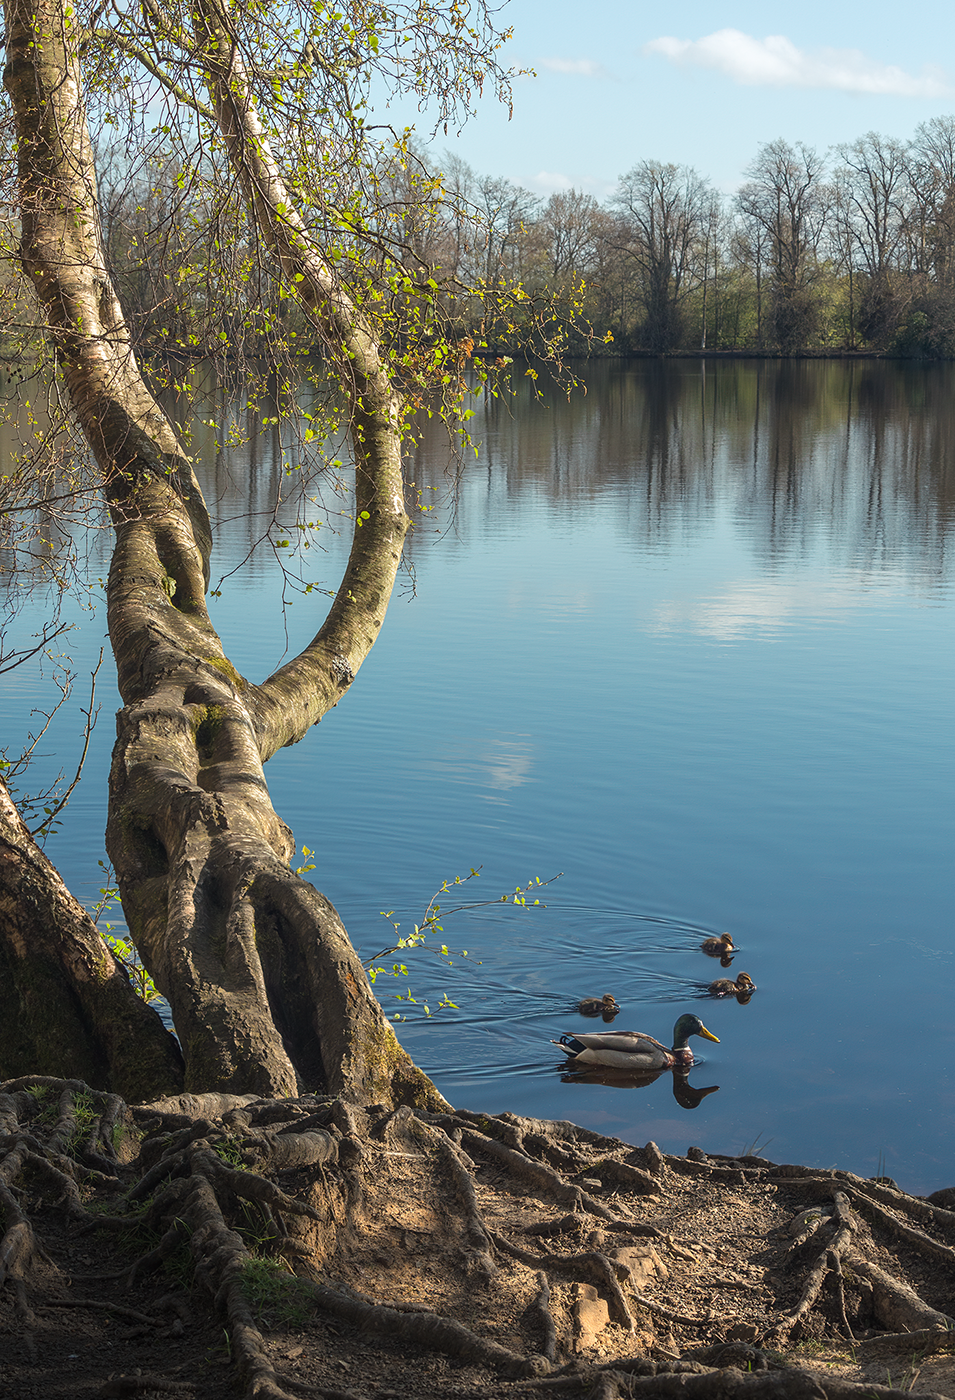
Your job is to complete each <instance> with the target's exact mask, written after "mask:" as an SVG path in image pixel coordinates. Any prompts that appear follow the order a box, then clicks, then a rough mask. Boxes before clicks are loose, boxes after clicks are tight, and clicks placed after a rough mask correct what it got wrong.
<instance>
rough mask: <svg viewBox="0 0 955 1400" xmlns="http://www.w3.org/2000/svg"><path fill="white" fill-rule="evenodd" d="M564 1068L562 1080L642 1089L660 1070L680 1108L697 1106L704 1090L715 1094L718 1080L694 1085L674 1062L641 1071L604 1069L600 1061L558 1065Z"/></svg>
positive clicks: (657, 1077) (653, 1080) (687, 1071)
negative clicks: (669, 1080) (577, 1066)
mask: <svg viewBox="0 0 955 1400" xmlns="http://www.w3.org/2000/svg"><path fill="white" fill-rule="evenodd" d="M561 1069H563V1070H564V1071H565V1072H564V1073H563V1074H562V1075H561V1081H562V1083H564V1084H605V1085H607V1086H608V1088H611V1089H644V1088H646V1087H647V1085H649V1084H653V1083H654V1082H655V1081H656V1080H657V1079H659V1078H661V1076H662V1075H664V1074H671V1075H672V1076H673V1097H674V1098H675V1099H676V1101H677V1103H678V1104H679V1105H680V1107H681V1108H687V1109H690V1108H699V1106H700V1104H701V1103H702V1102H703V1100H704V1099H705V1098H706V1096H707V1095H708V1094H715V1093H717V1092H718V1091H719V1087H720V1086H719V1085H718V1084H708V1085H707V1086H706V1088H705V1089H698V1088H696V1086H695V1085H694V1084H691V1083H690V1080H689V1074H690V1071H689V1069H687V1068H686V1067H685V1066H682V1065H678V1066H677V1067H676V1068H675V1069H672V1070H666V1069H658V1070H653V1071H644V1073H642V1074H626V1073H625V1072H624V1071H623V1070H619V1069H607V1068H606V1066H604V1065H587V1066H586V1067H585V1068H583V1069H579V1070H574V1071H573V1073H568V1072H567V1069H568V1066H567V1065H566V1064H564V1065H562V1066H561Z"/></svg>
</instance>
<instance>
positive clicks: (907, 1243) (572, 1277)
mask: <svg viewBox="0 0 955 1400" xmlns="http://www.w3.org/2000/svg"><path fill="white" fill-rule="evenodd" d="M133 1123H135V1124H136V1125H137V1127H136V1129H135V1131H133V1132H132V1133H130V1131H129V1130H130V1125H131V1124H133ZM701 1159H703V1154H702V1153H697V1154H696V1155H695V1156H694V1157H692V1158H685V1159H684V1158H674V1157H666V1158H664V1157H663V1154H661V1153H660V1152H659V1150H658V1149H657V1148H655V1147H654V1145H653V1144H652V1143H651V1144H648V1145H647V1147H646V1148H643V1149H636V1148H633V1147H630V1146H627V1145H626V1144H623V1143H619V1142H616V1141H614V1140H612V1139H607V1138H605V1137H601V1136H600V1135H599V1134H588V1133H586V1132H585V1131H583V1130H579V1129H574V1128H573V1125H570V1124H548V1123H546V1122H542V1121H540V1120H534V1119H519V1118H515V1117H513V1116H512V1115H503V1116H502V1117H500V1118H491V1117H481V1116H479V1115H476V1114H458V1113H450V1114H448V1113H443V1114H437V1113H422V1112H415V1111H413V1110H411V1109H409V1108H407V1107H400V1108H398V1109H395V1110H392V1109H386V1108H383V1107H375V1106H370V1107H369V1106H365V1107H362V1106H360V1105H358V1104H349V1103H346V1102H344V1101H343V1100H340V1099H337V1098H332V1097H323V1096H315V1095H312V1096H309V1097H307V1098H303V1099H297V1100H296V1099H286V1100H256V1099H253V1098H251V1097H249V1096H247V1095H246V1096H228V1095H214V1096H208V1095H204V1096H187V1097H185V1098H180V1099H179V1100H175V1101H169V1102H168V1103H156V1104H151V1105H148V1106H146V1107H142V1108H135V1109H133V1110H127V1108H126V1105H125V1104H124V1103H123V1101H122V1100H121V1099H118V1098H117V1096H116V1095H112V1094H110V1095H107V1094H105V1093H99V1094H97V1093H94V1092H92V1091H90V1090H89V1089H87V1088H86V1086H84V1085H81V1084H79V1083H78V1082H67V1081H46V1082H43V1083H41V1082H38V1081H36V1080H30V1081H17V1082H14V1083H11V1084H3V1085H0V1214H2V1235H0V1327H2V1326H3V1325H6V1327H7V1329H8V1330H11V1329H12V1330H13V1331H15V1332H16V1333H17V1335H18V1336H19V1338H20V1351H19V1353H18V1354H19V1355H20V1356H21V1358H22V1360H23V1363H24V1364H27V1363H29V1359H30V1356H31V1346H32V1348H33V1350H32V1355H33V1357H34V1358H35V1366H34V1371H35V1372H36V1373H38V1368H42V1366H43V1365H44V1349H45V1344H44V1346H38V1345H37V1338H38V1337H39V1335H40V1333H41V1331H42V1330H43V1329H44V1328H47V1329H48V1328H49V1327H50V1326H51V1325H52V1324H51V1322H50V1321H49V1320H50V1319H52V1318H54V1317H55V1318H56V1319H57V1321H58V1325H59V1327H60V1328H61V1329H64V1328H66V1329H68V1328H70V1327H71V1326H73V1325H74V1324H73V1323H72V1322H71V1319H72V1318H74V1317H75V1318H77V1319H78V1321H77V1323H76V1324H75V1325H76V1326H82V1327H83V1328H85V1329H86V1330H89V1329H92V1328H95V1327H96V1326H97V1325H98V1324H97V1323H96V1321H95V1319H97V1318H100V1319H102V1320H103V1322H102V1325H106V1323H107V1320H108V1319H112V1330H111V1332H110V1333H109V1336H110V1344H111V1346H112V1347H113V1348H116V1347H119V1346H121V1344H122V1343H123V1341H124V1339H125V1340H126V1342H127V1344H128V1346H130V1347H135V1346H136V1345H139V1342H138V1341H137V1339H138V1338H143V1339H148V1338H157V1339H158V1338H167V1337H175V1338H178V1339H179V1343H177V1353H176V1355H177V1357H178V1345H180V1344H184V1341H185V1340H187V1339H188V1337H189V1336H190V1333H191V1331H192V1330H194V1328H195V1325H196V1318H197V1315H198V1314H201V1315H203V1316H208V1317H209V1319H210V1326H214V1324H213V1323H212V1319H214V1318H215V1317H216V1316H218V1318H219V1319H221V1322H220V1324H219V1326H220V1327H224V1329H225V1331H224V1333H220V1336H225V1337H226V1338H227V1339H228V1342H227V1345H228V1356H229V1359H230V1365H231V1368H232V1370H233V1371H234V1372H235V1373H236V1374H237V1376H238V1378H239V1383H240V1386H241V1392H242V1394H243V1395H244V1396H246V1397H249V1400H296V1397H304V1396H308V1395H317V1396H324V1397H328V1400H336V1397H337V1400H345V1397H353V1396H355V1395H360V1396H365V1395H366V1394H367V1393H368V1390H369V1386H368V1384H366V1383H365V1381H366V1376H365V1371H366V1369H367V1367H368V1365H369V1364H373V1363H374V1358H375V1357H381V1358H382V1360H381V1361H380V1362H379V1363H378V1364H379V1366H380V1367H385V1370H384V1371H382V1372H381V1375H383V1376H385V1377H387V1376H390V1375H392V1374H393V1373H394V1368H395V1366H399V1367H400V1366H402V1365H406V1366H410V1367H411V1368H412V1372H413V1373H414V1374H415V1375H417V1374H418V1372H419V1371H421V1368H428V1367H432V1368H433V1367H436V1366H437V1367H440V1366H445V1367H447V1366H453V1367H456V1368H458V1373H459V1375H460V1376H461V1377H463V1378H464V1383H463V1385H462V1384H456V1385H455V1387H454V1389H455V1390H456V1391H460V1392H462V1393H466V1394H468V1395H471V1396H472V1397H473V1400H479V1397H486V1396H489V1395H490V1394H492V1393H493V1394H494V1395H498V1394H500V1393H501V1391H502V1387H505V1388H514V1389H515V1392H516V1393H519V1392H520V1391H522V1390H525V1389H526V1388H527V1386H528V1385H532V1386H533V1387H534V1388H536V1389H542V1388H543V1389H545V1390H552V1391H554V1393H566V1394H568V1395H575V1396H576V1395H580V1396H581V1397H584V1396H593V1395H600V1396H604V1397H605V1400H617V1397H624V1396H631V1397H632V1396H640V1395H644V1394H646V1395H653V1396H654V1397H656V1398H657V1400H667V1397H671V1396H672V1397H677V1396H679V1397H685V1398H686V1400H695V1397H697V1396H698V1397H700V1400H850V1397H852V1400H856V1397H858V1400H866V1397H867V1400H895V1397H896V1396H898V1395H900V1394H901V1392H900V1391H896V1390H894V1389H892V1388H891V1387H885V1386H881V1385H873V1384H871V1383H868V1382H867V1383H866V1385H865V1391H864V1396H863V1395H862V1392H860V1389H859V1386H858V1385H857V1384H855V1383H853V1382H852V1381H850V1380H849V1379H846V1378H844V1377H843V1378H840V1377H838V1376H835V1375H830V1374H828V1373H827V1372H824V1371H822V1370H819V1371H812V1372H810V1371H809V1370H807V1369H806V1368H805V1367H803V1368H799V1367H793V1366H792V1365H791V1364H789V1363H788V1362H787V1361H786V1360H785V1359H784V1358H783V1357H781V1356H780V1355H779V1353H778V1351H776V1352H770V1351H766V1350H760V1348H759V1346H756V1345H753V1343H754V1342H757V1341H758V1340H759V1339H763V1340H764V1341H770V1342H772V1344H773V1345H774V1346H775V1347H777V1348H778V1347H780V1346H783V1345H785V1344H788V1342H789V1341H790V1340H791V1339H792V1338H794V1337H796V1336H800V1335H801V1336H810V1337H814V1338H820V1337H823V1338H824V1337H830V1338H836V1339H838V1338H840V1337H842V1338H849V1339H852V1340H855V1339H856V1338H859V1339H860V1340H861V1352H863V1353H866V1354H868V1353H869V1352H870V1351H871V1352H873V1353H875V1352H876V1351H877V1350H878V1346H879V1343H880V1339H881V1341H882V1344H883V1345H884V1346H885V1347H892V1346H894V1347H895V1348H896V1350H897V1351H898V1353H899V1354H900V1355H901V1354H903V1353H905V1352H906V1351H908V1353H909V1355H913V1354H915V1351H914V1349H915V1348H916V1347H917V1348H918V1349H919V1352H920V1353H921V1354H922V1355H927V1354H929V1353H931V1352H933V1351H937V1350H938V1349H940V1348H944V1347H947V1346H948V1345H949V1344H950V1341H951V1331H950V1329H951V1328H952V1327H953V1323H952V1320H951V1317H950V1313H949V1308H950V1298H951V1289H952V1275H951V1273H950V1271H949V1270H948V1269H947V1268H945V1267H942V1268H940V1267H939V1265H940V1264H943V1263H944V1264H947V1263H948V1261H949V1254H950V1253H951V1252H952V1251H953V1244H952V1241H953V1240H955V1213H953V1212H951V1211H949V1210H948V1209H947V1208H946V1207H944V1206H940V1205H932V1204H930V1203H926V1202H918V1201H916V1200H915V1199H914V1198H910V1197H906V1196H905V1195H904V1193H901V1192H898V1191H896V1190H894V1189H893V1188H891V1187H888V1186H886V1185H885V1183H881V1182H872V1183H869V1182H865V1181H863V1180H862V1179H861V1178H851V1179H850V1178H849V1174H847V1173H841V1174H833V1173H810V1172H805V1171H803V1170H801V1169H799V1168H789V1167H783V1168H780V1167H775V1166H774V1165H773V1164H771V1163H768V1162H765V1161H764V1160H763V1159H754V1158H746V1159H739V1162H738V1164H737V1163H736V1162H735V1161H734V1160H733V1159H725V1158H724V1159H720V1160H719V1161H715V1162H714V1161H713V1160H712V1159H710V1158H707V1159H703V1160H701ZM104 1167H105V1168H108V1169H109V1170H108V1171H107V1170H104ZM582 1183H586V1187H585V1186H584V1185H583V1184H582ZM651 1190H652V1194H651ZM814 1202H818V1205H817V1204H813V1203H814ZM807 1206H808V1207H810V1208H809V1209H807ZM568 1207H570V1211H569V1213H568V1210H567V1208H568ZM923 1207H925V1209H923ZM908 1221H913V1222H914V1221H917V1222H918V1226H917V1227H916V1226H915V1225H914V1224H909V1223H907V1222H908ZM734 1222H735V1223H734ZM900 1226H901V1228H900ZM744 1236H745V1237H746V1240H747V1241H748V1242H745V1243H744V1242H743V1237H744ZM555 1239H559V1240H560V1245H559V1246H558V1247H557V1248H555V1247H554V1245H553V1244H552V1243H551V1241H552V1240H555ZM41 1240H42V1241H43V1244H42V1245H41ZM926 1241H927V1242H928V1243H926ZM80 1250H83V1251H85V1253H84V1254H83V1255H82V1258H81V1262H82V1263H83V1264H84V1265H85V1266H86V1267H85V1268H79V1267H78V1265H77V1259H78V1258H79V1257H80V1256H79V1251H80ZM756 1257H759V1258H760V1259H761V1261H762V1263H761V1267H759V1268H757V1267H755V1266H754V1264H753V1262H752V1261H753V1259H754V1258H756ZM887 1260H889V1261H891V1263H890V1267H887V1262H886V1261H887ZM926 1261H928V1265H930V1266H931V1267H928V1266H927V1264H926ZM90 1265H92V1266H93V1267H92V1269H91V1268H90V1267H89V1266H90ZM104 1266H105V1268H104ZM170 1269H173V1270H175V1271H177V1272H176V1276H177V1278H178V1279H179V1280H180V1283H179V1286H178V1288H177V1290H174V1291H173V1292H172V1293H169V1291H168V1283H167V1284H165V1289H166V1291H165V1292H163V1291H162V1288H163V1280H164V1279H165V1278H167V1277H168V1271H169V1270H170ZM94 1270H95V1271H94ZM185 1278H188V1279H190V1280H191V1287H192V1289H193V1298H192V1301H191V1302H190V1301H188V1300H187V1299H186V1298H185V1295H184V1294H183V1292H182V1287H183V1282H184V1279H185ZM70 1280H72V1287H68V1286H67V1285H68V1283H69V1281H70ZM110 1280H112V1282H110ZM157 1285H158V1288H157ZM117 1287H118V1288H119V1289H120V1294H119V1296H117V1295H116V1294H115V1292H110V1290H111V1289H113V1290H115V1289H116V1288H117ZM203 1300H204V1301H203ZM4 1318H7V1322H6V1324H4V1322H3V1319H4ZM80 1319H85V1321H82V1322H80V1321H79V1320H80ZM124 1328H125V1330H124ZM877 1328H882V1329H885V1328H888V1329H890V1330H889V1331H888V1332H886V1331H884V1330H881V1331H880V1330H877ZM44 1335H46V1334H44ZM701 1339H702V1340H704V1341H705V1346H703V1347H702V1348H701V1347H700V1345H699V1343H700V1340H701ZM879 1354H880V1355H881V1353H879ZM893 1354H894V1353H893ZM302 1357H304V1358H306V1360H307V1365H303V1362H302V1361H301V1359H300V1358H302ZM388 1357H392V1358H394V1359H392V1360H391V1361H388V1360H387V1358H388ZM358 1358H361V1359H360V1360H359V1359H358ZM429 1358H431V1359H429ZM442 1358H443V1360H442ZM109 1359H110V1361H112V1362H115V1363H117V1364H113V1366H112V1371H111V1373H110V1372H104V1373H103V1374H102V1375H100V1376H99V1377H95V1376H92V1375H91V1377H90V1387H89V1388H88V1389H87V1391H84V1392H83V1395H84V1397H85V1396H87V1395H88V1396H90V1397H92V1396H93V1395H102V1396H113V1395H115V1396H121V1395H135V1394H139V1393H144V1392H146V1391H149V1390H153V1391H159V1392H163V1391H166V1392H168V1393H170V1394H177V1393H182V1394H187V1393H190V1392H191V1391H194V1392H195V1393H201V1394H203V1397H204V1400H205V1397H206V1396H207V1395H209V1396H213V1395H215V1397H216V1400H218V1392H215V1391H214V1390H210V1389H209V1380H208V1378H206V1379H205V1380H204V1381H203V1382H202V1384H201V1385H200V1384H199V1382H198V1380H197V1381H196V1382H195V1383H194V1382H193V1377H192V1375H190V1374H189V1371H188V1369H187V1370H186V1371H185V1374H184V1373H183V1369H182V1366H181V1363H180V1361H179V1360H178V1359H177V1370H176V1372H175V1373H172V1372H167V1371H165V1370H164V1368H163V1366H162V1365H160V1366H159V1367H158V1369H157V1366H156V1364H155V1360H154V1361H153V1362H152V1364H151V1365H148V1366H139V1367H137V1366H136V1365H132V1364H130V1365H124V1364H122V1360H123V1358H122V1355H121V1353H120V1354H118V1353H117V1352H116V1351H115V1350H114V1351H113V1352H112V1354H111V1355H110V1357H109ZM860 1364H861V1363H860ZM388 1367H390V1368H391V1369H390V1370H389V1369H388ZM343 1373H344V1374H343ZM434 1374H437V1373H434ZM881 1374H882V1378H883V1379H884V1375H885V1373H884V1371H883V1372H882V1373H881ZM860 1379H861V1373H860ZM94 1381H95V1384H94ZM378 1385H379V1388H380V1389H382V1390H383V1392H387V1391H388V1389H389V1386H388V1385H387V1384H383V1383H382V1382H381V1380H380V1379H379V1382H378ZM399 1388H400V1387H399ZM372 1389H373V1387H372ZM425 1390H430V1393H436V1394H440V1393H441V1383H440V1382H439V1381H435V1380H434V1379H433V1378H432V1381H430V1382H428V1383H424V1382H422V1383H421V1384H420V1385H419V1384H418V1383H417V1382H416V1383H415V1385H414V1386H413V1387H412V1393H421V1392H422V1391H425ZM228 1393H229V1394H235V1393H237V1392H236V1391H235V1390H234V1389H233V1390H230V1391H229V1392H228ZM911 1393H912V1394H915V1392H911ZM953 1393H955V1387H953Z"/></svg>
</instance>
